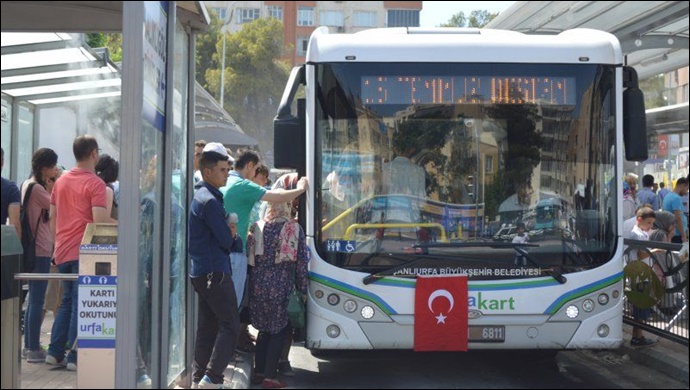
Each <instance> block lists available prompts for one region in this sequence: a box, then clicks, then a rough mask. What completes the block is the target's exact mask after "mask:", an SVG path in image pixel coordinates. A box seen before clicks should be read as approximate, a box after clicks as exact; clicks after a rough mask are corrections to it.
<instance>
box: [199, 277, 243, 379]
mask: <svg viewBox="0 0 690 390" xmlns="http://www.w3.org/2000/svg"><path fill="white" fill-rule="evenodd" d="M208 280H209V279H208V277H207V276H206V275H204V276H201V277H198V278H192V285H193V286H194V291H196V293H197V294H199V320H198V327H197V331H196V345H195V347H194V366H193V369H194V374H193V376H192V379H193V380H194V382H199V381H200V380H201V378H203V376H204V375H208V377H209V378H210V379H211V381H212V382H213V383H223V372H224V371H225V368H226V367H227V366H228V364H229V363H230V360H231V359H232V357H233V354H234V353H235V347H236V346H237V338H238V335H239V328H240V315H239V313H238V311H237V297H236V296H235V287H234V285H233V283H232V278H231V276H230V274H229V273H225V274H224V273H222V272H214V273H213V274H212V276H211V279H210V280H211V285H210V288H209V285H208Z"/></svg>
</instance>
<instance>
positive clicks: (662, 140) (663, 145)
mask: <svg viewBox="0 0 690 390" xmlns="http://www.w3.org/2000/svg"><path fill="white" fill-rule="evenodd" d="M658 155H659V157H666V156H668V135H660V136H659V153H658Z"/></svg>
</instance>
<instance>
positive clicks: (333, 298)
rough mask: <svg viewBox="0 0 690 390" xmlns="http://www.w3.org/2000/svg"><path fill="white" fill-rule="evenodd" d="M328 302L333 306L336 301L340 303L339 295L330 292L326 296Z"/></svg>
mask: <svg viewBox="0 0 690 390" xmlns="http://www.w3.org/2000/svg"><path fill="white" fill-rule="evenodd" d="M328 303H329V304H330V305H331V306H335V305H337V304H338V303H340V297H339V296H338V294H330V295H329V296H328Z"/></svg>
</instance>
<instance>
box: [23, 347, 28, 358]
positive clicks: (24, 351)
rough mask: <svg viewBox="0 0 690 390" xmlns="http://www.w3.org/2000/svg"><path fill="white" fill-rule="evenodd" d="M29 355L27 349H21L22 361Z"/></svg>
mask: <svg viewBox="0 0 690 390" xmlns="http://www.w3.org/2000/svg"><path fill="white" fill-rule="evenodd" d="M28 353H29V349H28V348H22V359H26V355H27V354H28Z"/></svg>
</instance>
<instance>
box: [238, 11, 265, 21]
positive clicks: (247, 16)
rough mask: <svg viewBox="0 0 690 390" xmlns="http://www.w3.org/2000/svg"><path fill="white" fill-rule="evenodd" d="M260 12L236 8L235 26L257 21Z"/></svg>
mask: <svg viewBox="0 0 690 390" xmlns="http://www.w3.org/2000/svg"><path fill="white" fill-rule="evenodd" d="M260 16H261V10H260V9H258V8H238V9H237V24H244V23H249V22H251V21H252V20H256V19H259V17H260Z"/></svg>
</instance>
